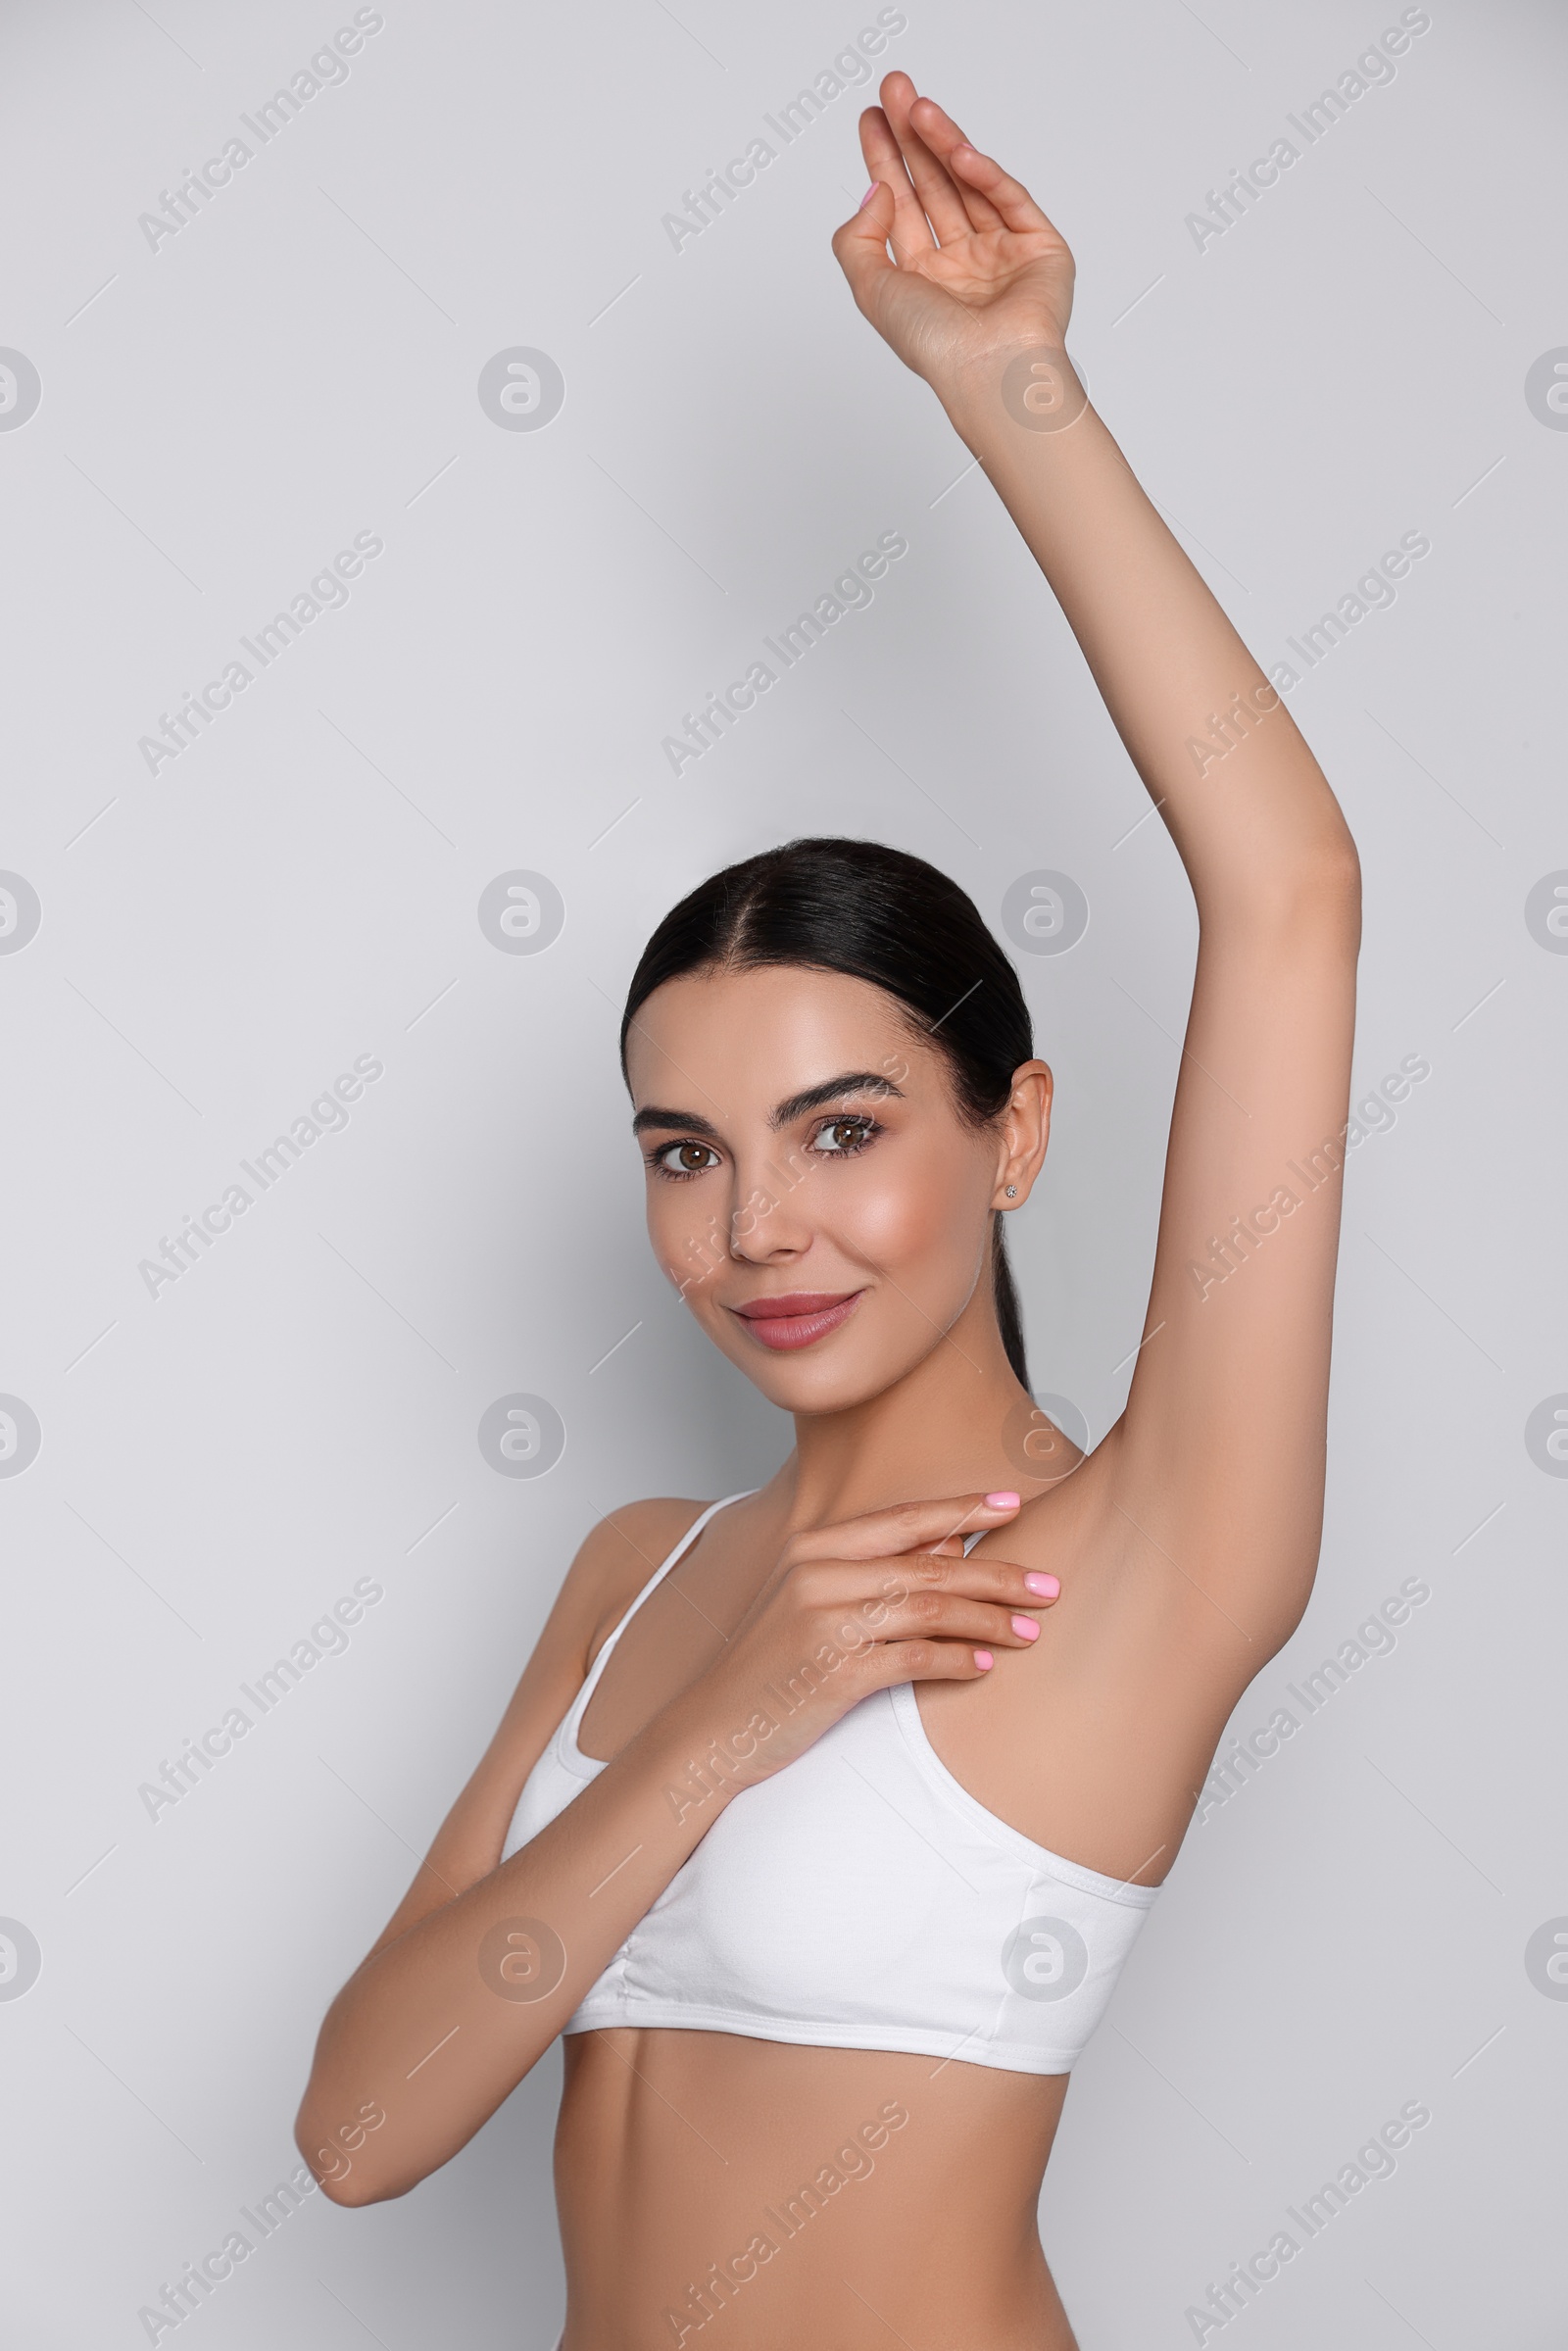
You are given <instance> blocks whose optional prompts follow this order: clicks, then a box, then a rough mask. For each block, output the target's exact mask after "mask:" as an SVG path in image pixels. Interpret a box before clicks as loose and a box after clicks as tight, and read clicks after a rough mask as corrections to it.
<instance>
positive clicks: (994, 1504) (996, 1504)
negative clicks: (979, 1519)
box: [986, 1494, 1018, 1510]
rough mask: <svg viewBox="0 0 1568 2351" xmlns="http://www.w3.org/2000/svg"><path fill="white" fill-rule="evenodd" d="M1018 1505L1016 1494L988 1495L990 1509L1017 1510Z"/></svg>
mask: <svg viewBox="0 0 1568 2351" xmlns="http://www.w3.org/2000/svg"><path fill="white" fill-rule="evenodd" d="M1017 1507H1018V1497H1017V1495H1016V1494H987V1495H986V1508H987V1509H988V1510H1016V1509H1017Z"/></svg>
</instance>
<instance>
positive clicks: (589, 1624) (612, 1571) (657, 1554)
mask: <svg viewBox="0 0 1568 2351" xmlns="http://www.w3.org/2000/svg"><path fill="white" fill-rule="evenodd" d="M707 1507H708V1504H707V1503H706V1502H696V1501H692V1500H690V1499H689V1498H686V1497H684V1496H679V1495H673V1494H658V1495H654V1496H652V1497H650V1498H649V1499H648V1500H645V1501H640V1502H623V1503H622V1504H621V1506H620V1508H619V1509H618V1510H612V1511H611V1512H610V1514H609V1516H608V1517H606V1518H602V1519H601V1520H600V1521H599V1523H598V1525H597V1526H595V1527H593V1528H592V1529H591V1530H590V1531H589V1533H588V1534H587V1535H586V1536H585V1537H584V1538H583V1541H582V1542H581V1543H579V1545H578V1547H577V1554H576V1557H575V1558H574V1559H573V1560H572V1563H571V1566H570V1567H569V1568H568V1569H567V1571H566V1579H565V1582H564V1584H563V1586H562V1589H561V1600H560V1601H558V1603H557V1605H558V1607H561V1606H562V1604H563V1603H565V1610H564V1612H565V1613H566V1614H567V1615H568V1618H569V1622H570V1625H571V1628H572V1631H573V1632H574V1633H575V1632H577V1631H578V1630H579V1629H580V1631H581V1637H582V1639H581V1656H582V1667H583V1671H584V1673H586V1672H587V1671H588V1668H589V1667H590V1666H591V1665H592V1663H593V1660H594V1657H595V1656H596V1655H597V1653H598V1651H599V1649H600V1648H601V1647H602V1646H603V1644H604V1642H605V1641H607V1640H608V1639H609V1637H610V1635H611V1633H612V1632H613V1629H614V1627H615V1625H616V1624H617V1622H618V1621H619V1619H620V1618H621V1617H622V1616H624V1614H625V1613H626V1610H627V1609H628V1608H629V1607H630V1606H631V1604H632V1601H633V1600H634V1599H635V1598H636V1597H637V1594H638V1593H639V1592H641V1591H642V1589H643V1586H644V1585H645V1584H646V1583H647V1582H648V1580H649V1578H650V1577H651V1576H653V1575H655V1574H656V1573H657V1572H658V1570H659V1569H660V1568H661V1567H662V1565H663V1563H664V1561H665V1560H666V1559H667V1558H668V1556H669V1554H670V1552H671V1551H672V1550H673V1549H674V1547H675V1545H676V1543H679V1541H680V1539H681V1537H682V1536H683V1535H684V1534H685V1533H686V1532H687V1530H688V1528H689V1527H691V1526H692V1525H694V1524H695V1522H696V1521H697V1520H698V1519H699V1518H700V1517H701V1516H702V1514H703V1512H704V1511H705V1510H706V1509H707Z"/></svg>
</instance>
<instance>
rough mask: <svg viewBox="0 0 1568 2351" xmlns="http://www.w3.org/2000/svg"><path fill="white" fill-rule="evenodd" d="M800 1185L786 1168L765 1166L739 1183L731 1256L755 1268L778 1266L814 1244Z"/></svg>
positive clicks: (753, 1171) (732, 1211)
mask: <svg viewBox="0 0 1568 2351" xmlns="http://www.w3.org/2000/svg"><path fill="white" fill-rule="evenodd" d="M801 1189H802V1187H801V1183H800V1180H799V1179H798V1178H795V1177H792V1175H791V1173H790V1171H789V1170H788V1169H785V1168H778V1167H771V1166H764V1167H760V1168H757V1169H754V1170H752V1171H750V1174H749V1176H748V1178H746V1179H745V1180H744V1181H743V1183H741V1184H737V1186H736V1195H737V1201H738V1204H737V1205H736V1206H735V1207H734V1208H733V1209H732V1210H731V1212H730V1255H731V1256H732V1257H735V1258H738V1259H740V1260H741V1261H742V1262H743V1263H746V1264H752V1265H776V1264H777V1263H778V1262H779V1261H780V1259H782V1258H789V1257H798V1256H800V1255H802V1254H803V1253H804V1251H805V1250H807V1249H809V1247H810V1245H811V1230H810V1226H809V1223H808V1222H807V1220H806V1213H805V1201H804V1200H803V1199H802V1198H801V1197H800V1194H801Z"/></svg>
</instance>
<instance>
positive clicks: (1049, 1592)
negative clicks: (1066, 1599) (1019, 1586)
mask: <svg viewBox="0 0 1568 2351" xmlns="http://www.w3.org/2000/svg"><path fill="white" fill-rule="evenodd" d="M1024 1582H1025V1583H1026V1584H1027V1585H1028V1587H1029V1590H1030V1591H1031V1592H1038V1593H1039V1594H1040V1597H1041V1598H1042V1599H1043V1600H1054V1598H1055V1596H1056V1594H1057V1592H1059V1591H1060V1590H1061V1585H1060V1582H1059V1581H1058V1579H1057V1578H1056V1577H1055V1576H1037V1575H1028V1576H1025V1578H1024Z"/></svg>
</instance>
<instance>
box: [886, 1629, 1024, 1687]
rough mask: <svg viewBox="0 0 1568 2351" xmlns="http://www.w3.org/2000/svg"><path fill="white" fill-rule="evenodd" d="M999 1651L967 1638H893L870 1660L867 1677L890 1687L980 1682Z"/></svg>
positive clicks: (994, 1661)
mask: <svg viewBox="0 0 1568 2351" xmlns="http://www.w3.org/2000/svg"><path fill="white" fill-rule="evenodd" d="M996 1661H997V1659H996V1651H995V1650H994V1649H992V1648H988V1647H986V1646H984V1645H979V1646H977V1645H976V1644H975V1643H974V1642H972V1641H888V1642H886V1643H885V1644H884V1645H883V1646H881V1647H879V1648H878V1650H877V1652H876V1655H875V1656H874V1657H872V1658H870V1659H868V1660H867V1667H866V1680H867V1682H868V1683H869V1684H870V1685H871V1687H872V1688H873V1689H880V1690H887V1689H891V1688H893V1687H895V1686H896V1685H897V1684H898V1683H900V1682H980V1681H983V1680H984V1679H985V1677H986V1675H987V1674H989V1673H990V1671H991V1669H992V1667H993V1666H994V1665H995V1664H996Z"/></svg>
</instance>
